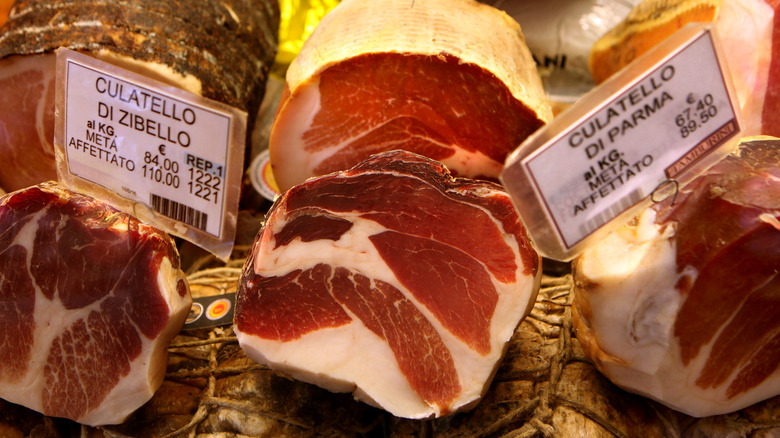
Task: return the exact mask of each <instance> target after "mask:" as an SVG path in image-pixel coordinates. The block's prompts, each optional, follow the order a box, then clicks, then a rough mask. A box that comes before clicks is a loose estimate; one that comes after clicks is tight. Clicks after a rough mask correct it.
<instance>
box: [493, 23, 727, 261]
mask: <svg viewBox="0 0 780 438" xmlns="http://www.w3.org/2000/svg"><path fill="white" fill-rule="evenodd" d="M718 51H719V49H718V45H717V41H716V39H715V38H714V36H713V29H711V27H710V26H709V25H705V24H695V25H691V26H688V27H685V28H683V29H681V30H680V31H678V32H677V33H675V34H674V35H673V36H672V37H671V38H669V39H668V40H667V41H665V42H664V43H662V44H660V45H659V46H657V47H656V48H654V49H653V50H652V51H650V52H648V53H646V54H645V55H643V56H642V57H640V58H638V59H637V60H636V61H635V62H634V63H632V64H631V65H630V66H629V67H628V68H626V69H624V70H623V71H621V72H619V73H618V74H617V75H615V76H614V77H612V78H610V79H609V80H608V81H606V82H604V83H603V84H602V85H600V86H598V87H596V88H595V89H594V90H592V91H591V92H590V93H588V94H587V95H586V96H584V97H583V98H582V99H581V100H580V101H579V102H577V103H576V104H575V105H573V106H572V107H570V108H569V109H568V110H566V111H565V112H564V113H562V114H561V115H560V116H559V117H558V118H556V119H555V120H553V122H552V123H550V124H549V125H547V126H545V127H543V128H542V129H540V130H539V131H537V132H536V133H534V135H533V136H531V137H530V138H528V139H527V140H526V141H525V142H524V143H523V144H522V145H521V146H520V147H519V148H518V149H517V150H516V151H515V152H514V153H513V154H512V155H511V156H510V157H509V158H508V159H507V162H506V165H505V167H504V171H503V172H502V175H501V180H502V182H503V183H504V185H505V187H506V188H507V190H508V191H509V193H510V195H511V197H512V199H513V202H514V203H515V206H516V208H517V209H518V211H519V212H520V214H521V216H522V217H523V220H524V222H525V224H526V226H527V228H528V231H529V234H530V235H531V237H532V238H533V239H534V241H535V242H536V245H537V247H538V249H539V251H540V252H541V253H542V254H543V255H545V256H547V257H549V258H553V259H557V260H570V259H571V258H573V257H574V256H576V255H577V254H579V253H580V252H581V251H582V250H583V249H584V248H585V247H586V246H587V245H588V243H589V242H591V241H593V240H596V239H599V238H600V237H603V236H604V235H605V234H606V233H608V232H610V231H611V230H613V229H614V228H615V227H617V226H619V225H621V224H622V223H624V222H625V221H626V220H628V219H629V218H630V217H631V216H632V215H633V214H635V213H636V212H637V211H639V210H640V209H642V208H646V207H647V205H649V203H651V202H653V201H659V200H660V199H661V198H663V197H665V196H667V195H669V194H670V193H673V191H674V190H675V189H677V188H679V187H681V186H682V185H684V184H685V183H687V182H689V181H690V180H691V179H693V178H694V177H695V176H696V175H698V174H699V173H700V172H701V171H703V170H704V169H706V168H707V167H709V166H710V165H712V164H714V163H715V162H716V161H717V160H718V159H720V158H721V157H722V156H723V155H725V154H727V153H728V152H729V151H730V150H731V148H732V147H733V146H734V145H735V143H736V140H737V139H738V137H739V133H740V131H741V128H740V126H741V123H740V117H739V110H738V108H739V107H738V103H737V100H736V94H735V93H734V91H733V89H732V85H731V83H730V78H729V77H728V74H727V73H724V71H725V65H724V63H723V62H722V60H721V59H722V58H721V57H720V56H719V53H718Z"/></svg>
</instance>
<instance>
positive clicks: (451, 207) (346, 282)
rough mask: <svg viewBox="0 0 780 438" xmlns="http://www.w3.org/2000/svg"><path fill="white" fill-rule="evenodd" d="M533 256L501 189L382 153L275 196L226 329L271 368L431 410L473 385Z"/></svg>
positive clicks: (536, 265)
mask: <svg viewBox="0 0 780 438" xmlns="http://www.w3.org/2000/svg"><path fill="white" fill-rule="evenodd" d="M302 218H304V219H302ZM323 230H327V231H323ZM464 230H465V232H464ZM464 234H465V235H464ZM496 254H499V255H500V256H495V255H496ZM540 263H541V260H540V257H539V255H538V254H537V253H536V251H535V250H534V249H533V247H532V245H531V243H530V241H529V240H528V238H527V235H526V234H525V230H524V228H523V226H522V224H521V223H520V222H519V218H518V217H517V213H516V212H515V211H514V209H513V207H512V204H511V201H510V200H509V197H508V195H507V194H506V193H505V192H504V191H503V190H502V189H501V188H500V186H498V185H495V184H492V183H488V182H477V181H472V180H466V179H453V178H451V177H450V176H449V174H448V172H447V171H446V168H444V167H443V166H442V165H441V164H440V163H437V162H435V161H433V160H430V159H427V158H424V157H422V156H419V155H416V154H411V153H409V152H405V151H392V152H387V153H383V154H378V155H375V156H372V157H371V158H370V159H369V160H366V161H364V162H363V163H361V164H360V165H358V166H355V167H354V168H352V169H350V170H348V171H344V172H338V173H335V174H331V175H327V176H323V177H319V178H313V179H311V180H309V181H307V182H306V183H304V184H302V185H299V186H296V187H294V188H293V189H291V190H289V191H287V192H286V193H285V194H284V195H283V196H282V197H281V198H279V200H277V201H276V203H275V204H274V206H273V207H272V209H271V211H270V212H269V215H268V216H267V219H266V222H265V224H264V228H263V229H262V230H261V232H260V233H259V234H258V236H257V239H256V241H255V243H254V245H253V248H252V252H251V254H250V256H249V257H248V258H247V262H246V264H245V266H244V271H243V273H242V277H241V281H240V284H239V288H238V296H237V304H236V317H235V330H236V333H237V338H238V340H239V343H240V344H241V346H242V348H243V349H244V350H245V351H246V353H247V355H248V356H249V357H250V358H252V359H254V360H256V361H258V362H260V363H262V364H266V365H268V366H270V367H271V368H272V369H276V370H279V371H281V372H284V373H286V374H289V375H292V376H293V377H296V378H298V379H300V380H303V381H306V382H310V383H314V384H317V385H319V386H322V387H324V388H327V389H330V390H332V391H337V392H353V394H354V396H355V397H356V398H358V399H359V400H362V401H365V402H367V403H369V404H372V405H376V406H379V407H382V408H383V409H386V410H387V411H389V412H391V413H392V414H394V415H397V416H401V417H408V418H426V417H429V416H442V415H446V414H449V413H452V412H455V411H457V410H462V409H467V408H469V407H471V406H473V405H474V404H475V403H476V402H478V400H479V399H480V397H481V396H482V395H483V394H484V392H485V390H486V389H487V385H488V384H489V382H490V379H491V378H492V375H493V373H494V372H495V369H496V367H497V365H498V363H499V361H500V358H501V357H502V356H503V353H504V350H505V348H506V343H507V341H508V340H509V338H511V336H512V333H513V332H514V329H515V327H516V326H517V324H518V323H519V322H520V321H521V320H522V319H523V318H524V317H525V315H527V313H528V312H529V311H530V309H531V306H532V304H533V300H534V297H535V296H536V291H537V290H538V286H539V279H540V273H541V269H540Z"/></svg>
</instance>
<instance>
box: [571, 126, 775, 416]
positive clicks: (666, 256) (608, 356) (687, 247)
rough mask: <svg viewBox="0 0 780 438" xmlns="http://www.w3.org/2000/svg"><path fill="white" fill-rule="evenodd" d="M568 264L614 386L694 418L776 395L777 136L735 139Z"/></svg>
mask: <svg viewBox="0 0 780 438" xmlns="http://www.w3.org/2000/svg"><path fill="white" fill-rule="evenodd" d="M671 202H674V204H673V205H670V204H671ZM573 269H574V280H575V294H576V295H575V299H574V307H573V309H574V310H573V320H574V327H575V329H576V333H577V337H578V338H579V340H580V342H581V343H582V344H583V346H584V347H585V351H586V352H587V353H589V355H590V356H591V358H592V359H593V361H594V363H595V364H596V366H597V367H598V368H599V370H600V371H601V372H602V373H604V374H605V375H606V376H607V377H608V378H609V379H611V380H612V381H613V382H615V383H616V384H618V385H619V386H621V387H623V388H625V389H627V390H629V391H633V392H636V393H639V394H642V395H646V396H648V397H651V398H653V399H656V400H658V401H660V402H662V403H664V404H666V405H668V406H670V407H672V408H674V409H677V410H679V411H681V412H684V413H686V414H689V415H693V416H707V415H715V414H723V413H728V412H732V411H736V410H739V409H742V408H744V407H746V406H749V405H751V404H753V403H756V402H758V401H761V400H764V399H768V398H770V397H773V396H776V395H778V394H780V319H778V318H777V315H778V314H779V313H780V275H778V273H779V272H780V139H776V138H770V137H760V138H751V139H744V140H743V142H742V144H741V145H740V147H739V148H738V150H737V151H736V152H735V153H734V154H732V155H729V156H727V157H726V158H725V159H724V160H722V161H721V162H720V163H719V164H717V165H715V166H714V167H712V168H711V169H710V170H709V171H707V172H706V173H705V174H704V175H702V176H700V177H699V178H698V179H696V180H695V181H693V182H692V183H690V184H689V185H687V186H686V187H685V189H684V190H683V191H682V192H681V193H678V194H677V196H676V199H674V200H673V201H672V199H669V200H666V201H664V202H663V203H661V204H658V205H656V206H655V207H653V208H651V209H648V210H647V211H645V212H644V213H643V214H642V215H641V216H639V217H638V218H637V219H636V220H635V222H634V223H632V224H630V225H626V226H624V227H623V228H621V229H618V231H616V232H613V233H612V234H611V235H610V236H609V237H608V238H607V239H605V240H604V241H602V242H600V243H599V244H598V245H596V246H595V247H594V248H592V249H589V250H588V251H587V252H585V253H584V254H583V255H581V256H580V257H578V258H577V259H575V261H574V265H573Z"/></svg>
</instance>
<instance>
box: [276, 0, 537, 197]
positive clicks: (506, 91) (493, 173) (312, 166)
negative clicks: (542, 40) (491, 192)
mask: <svg viewBox="0 0 780 438" xmlns="http://www.w3.org/2000/svg"><path fill="white" fill-rule="evenodd" d="M551 118H552V111H551V109H550V104H549V102H548V101H547V97H546V95H545V92H544V89H543V88H542V82H541V79H540V77H539V73H538V71H537V69H536V65H535V64H534V61H533V58H532V56H531V53H530V51H529V50H528V47H527V46H526V43H525V38H524V37H523V34H522V31H521V29H520V26H519V25H518V24H517V23H516V22H515V21H514V20H512V19H511V18H510V17H509V16H508V15H506V14H505V13H504V12H501V11H499V10H497V9H495V8H493V7H491V6H488V5H484V4H481V3H479V2H477V1H476V0H426V1H417V2H415V1H397V0H372V1H362V0H345V1H343V2H341V3H340V4H339V5H338V6H337V7H335V8H334V9H333V10H332V11H331V12H329V13H328V15H326V16H325V17H324V18H323V20H322V21H321V22H320V24H319V25H318V26H317V28H316V29H315V31H314V32H313V33H312V35H311V36H310V37H309V38H308V39H307V40H306V43H305V44H304V46H303V48H302V49H301V52H300V53H299V54H298V56H297V57H296V58H295V60H293V62H292V63H291V65H290V67H289V69H288V70H287V77H286V90H285V92H284V94H283V95H282V98H281V100H280V103H279V108H278V110H277V114H276V118H275V120H274V124H273V126H272V130H271V134H270V140H269V150H270V157H271V163H272V166H273V172H274V178H275V180H276V182H277V184H278V185H279V188H280V190H282V191H284V190H287V189H289V188H290V187H292V186H294V185H296V184H300V183H302V182H303V181H304V180H305V179H306V178H308V177H312V176H317V175H324V174H326V173H330V172H334V171H339V170H345V169H347V168H349V167H351V166H354V165H356V164H357V163H359V162H360V161H361V160H364V159H366V158H367V157H368V156H369V155H371V154H374V153H378V152H382V151H388V150H392V149H403V150H407V151H410V152H414V153H417V154H420V155H424V156H427V157H429V158H433V159H435V160H437V161H440V162H442V163H443V164H444V165H446V166H447V167H448V168H449V169H450V171H452V173H453V175H456V176H463V177H469V178H487V179H497V178H498V175H499V173H500V171H501V168H502V166H503V163H504V159H505V158H506V156H507V154H508V152H510V151H511V150H513V149H514V148H515V147H517V145H518V144H520V142H521V141H522V140H523V139H525V138H526V137H527V136H528V135H529V134H530V133H532V132H534V131H535V130H536V129H538V128H539V127H540V126H542V125H543V124H544V123H547V122H549V121H550V119H551Z"/></svg>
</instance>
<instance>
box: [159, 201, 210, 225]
mask: <svg viewBox="0 0 780 438" xmlns="http://www.w3.org/2000/svg"><path fill="white" fill-rule="evenodd" d="M152 208H154V209H155V211H157V212H158V213H160V214H164V215H165V216H168V217H169V218H171V219H175V220H177V221H179V222H184V223H185V224H187V225H190V226H193V227H195V228H197V229H199V230H202V231H206V222H207V221H208V218H209V215H208V214H206V213H204V212H202V211H198V210H195V209H194V208H192V207H188V206H186V205H184V204H180V203H178V202H176V201H174V200H172V199H168V198H163V197H162V196H159V195H155V194H154V193H152Z"/></svg>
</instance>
